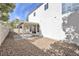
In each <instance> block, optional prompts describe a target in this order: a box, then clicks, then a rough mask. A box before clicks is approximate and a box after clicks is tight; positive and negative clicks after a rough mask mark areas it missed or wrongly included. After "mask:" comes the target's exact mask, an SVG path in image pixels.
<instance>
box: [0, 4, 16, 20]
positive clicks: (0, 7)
mask: <svg viewBox="0 0 79 59" xmlns="http://www.w3.org/2000/svg"><path fill="white" fill-rule="evenodd" d="M14 7H15V4H12V3H0V15H1V17H0V20H2V21H8V19H9V12H12V11H13V8H14Z"/></svg>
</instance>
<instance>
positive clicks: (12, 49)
mask: <svg viewBox="0 0 79 59" xmlns="http://www.w3.org/2000/svg"><path fill="white" fill-rule="evenodd" d="M13 35H14V33H10V34H9V35H8V37H7V38H6V39H5V41H4V42H3V44H2V45H1V47H0V55H1V56H46V55H48V54H47V53H45V52H44V51H43V50H41V49H39V48H37V47H36V46H34V45H33V44H31V43H30V41H29V40H15V39H14V38H13Z"/></svg>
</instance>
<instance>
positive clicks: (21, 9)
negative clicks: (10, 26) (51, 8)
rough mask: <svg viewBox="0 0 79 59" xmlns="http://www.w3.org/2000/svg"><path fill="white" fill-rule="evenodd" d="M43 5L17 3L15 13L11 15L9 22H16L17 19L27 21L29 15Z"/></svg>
mask: <svg viewBox="0 0 79 59" xmlns="http://www.w3.org/2000/svg"><path fill="white" fill-rule="evenodd" d="M41 4H42V3H17V4H16V7H15V8H14V9H13V12H12V13H10V17H9V20H10V21H12V20H15V19H16V18H18V19H20V20H27V17H28V14H29V13H31V12H32V11H33V10H35V9H36V8H37V7H38V6H40V5H41Z"/></svg>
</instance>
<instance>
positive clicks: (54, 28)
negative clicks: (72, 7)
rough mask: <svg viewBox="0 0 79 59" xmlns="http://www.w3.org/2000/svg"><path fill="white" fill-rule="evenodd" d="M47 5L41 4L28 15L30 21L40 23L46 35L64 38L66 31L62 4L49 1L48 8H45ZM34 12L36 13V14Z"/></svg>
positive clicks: (53, 37)
mask: <svg viewBox="0 0 79 59" xmlns="http://www.w3.org/2000/svg"><path fill="white" fill-rule="evenodd" d="M45 5H46V4H43V5H41V6H40V7H39V8H37V9H36V10H35V11H33V12H32V13H31V14H30V15H29V16H28V20H29V22H36V23H39V25H40V30H41V32H42V35H43V36H44V37H48V38H52V39H57V40H64V39H65V33H64V32H63V30H62V22H63V21H62V9H61V8H62V6H61V5H62V4H60V3H49V4H48V9H47V10H44V6H45ZM34 13H36V15H35V16H34Z"/></svg>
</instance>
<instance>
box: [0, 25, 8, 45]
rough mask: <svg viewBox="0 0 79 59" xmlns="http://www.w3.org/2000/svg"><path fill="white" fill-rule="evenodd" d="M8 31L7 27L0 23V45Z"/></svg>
mask: <svg viewBox="0 0 79 59" xmlns="http://www.w3.org/2000/svg"><path fill="white" fill-rule="evenodd" d="M8 33H9V28H7V27H5V26H4V25H2V24H0V46H1V44H2V42H3V41H4V39H5V38H6V36H7V35H8Z"/></svg>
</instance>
